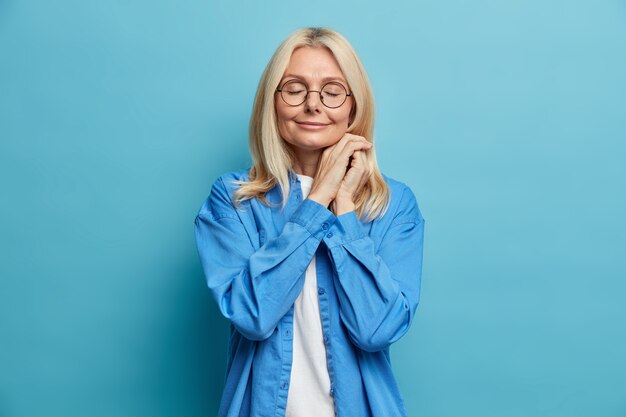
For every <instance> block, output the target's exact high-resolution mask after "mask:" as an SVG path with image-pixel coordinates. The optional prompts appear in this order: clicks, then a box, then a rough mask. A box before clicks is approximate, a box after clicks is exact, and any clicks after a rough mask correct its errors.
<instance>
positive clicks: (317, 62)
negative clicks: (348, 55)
mask: <svg viewBox="0 0 626 417" xmlns="http://www.w3.org/2000/svg"><path fill="white" fill-rule="evenodd" d="M288 76H295V77H299V78H303V79H305V80H307V81H315V80H323V79H328V78H336V79H341V80H345V77H344V75H343V72H341V68H340V67H339V64H338V63H337V60H336V59H335V57H334V55H333V53H332V52H331V51H330V50H329V49H328V48H324V47H319V48H311V47H308V46H304V47H300V48H297V49H296V50H295V51H293V53H292V54H291V59H290V60H289V64H288V65H287V68H286V69H285V72H284V73H283V78H286V77H288Z"/></svg>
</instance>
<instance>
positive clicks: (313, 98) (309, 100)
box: [304, 90, 323, 112]
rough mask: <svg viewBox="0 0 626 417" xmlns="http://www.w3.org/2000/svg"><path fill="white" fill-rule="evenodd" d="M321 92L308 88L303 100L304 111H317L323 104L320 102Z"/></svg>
mask: <svg viewBox="0 0 626 417" xmlns="http://www.w3.org/2000/svg"><path fill="white" fill-rule="evenodd" d="M321 100H322V94H321V93H320V92H319V91H315V90H309V92H308V93H307V95H306V99H305V100H304V111H305V112H311V111H318V112H319V110H320V108H321V107H322V106H323V104H322V101H321Z"/></svg>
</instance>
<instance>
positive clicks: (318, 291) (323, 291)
mask: <svg viewBox="0 0 626 417" xmlns="http://www.w3.org/2000/svg"><path fill="white" fill-rule="evenodd" d="M325 292H326V290H325V289H324V288H322V287H319V288H318V289H317V293H318V294H324V293H325Z"/></svg>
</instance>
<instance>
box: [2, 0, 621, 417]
mask: <svg viewBox="0 0 626 417" xmlns="http://www.w3.org/2000/svg"><path fill="white" fill-rule="evenodd" d="M308 25H324V26H330V27H333V28H335V29H337V30H339V31H340V32H342V33H343V34H344V35H345V36H346V37H347V38H348V39H349V40H350V41H351V42H352V43H353V45H354V47H355V48H356V49H357V52H358V53H359V54H360V56H361V58H362V60H363V62H364V64H365V66H366V68H367V70H368V72H369V75H370V78H371V81H372V83H373V86H374V92H375V95H376V98H377V105H378V119H377V127H376V140H377V148H378V152H379V153H378V156H379V162H380V166H381V168H382V170H383V172H385V173H387V174H388V175H390V176H392V177H395V178H398V179H400V180H402V181H404V182H406V183H408V184H409V185H410V186H411V187H412V189H413V190H414V192H415V194H416V196H417V198H418V201H419V202H420V207H421V208H422V212H423V215H424V217H425V218H426V219H427V223H426V227H427V229H426V246H425V264H424V274H423V284H422V290H423V291H422V299H421V304H420V308H419V310H418V315H417V317H416V321H415V322H414V325H413V327H412V328H411V330H410V331H409V333H408V334H407V335H406V336H405V337H404V338H403V339H401V340H400V341H398V342H397V343H396V344H395V345H394V346H393V347H392V360H393V363H394V367H395V368H396V373H397V377H398V380H399V382H400V386H401V390H402V392H403V393H404V396H405V398H406V405H407V408H408V410H409V413H410V415H411V416H426V417H443V416H455V417H456V416H466V417H473V416H476V417H521V416H533V417H536V416H550V417H552V416H563V417H565V416H567V417H577V416H581V417H582V416H585V417H586V416H615V417H618V416H620V417H621V416H624V415H626V303H625V302H624V298H625V292H626V280H625V278H626V265H625V263H624V260H623V255H624V252H625V248H626V245H625V242H624V241H625V239H626V221H625V220H624V218H625V216H624V213H626V198H625V192H624V190H625V189H626V184H625V182H626V181H625V179H626V172H625V171H626V168H625V166H624V159H625V158H624V157H625V151H626V146H625V144H624V143H625V142H624V141H625V139H626V104H625V103H624V101H625V98H626V47H625V45H626V3H625V2H624V1H623V0H620V1H617V0H612V1H609V0H606V1H592V0H587V1H571V0H570V1H565V0H555V1H551V2H546V1H540V0H528V1H519V0H512V1H487V0H477V1H473V2H468V1H460V0H446V1H435V0H428V1H416V2H408V1H406V2H395V3H394V2H387V3H385V4H384V5H367V4H365V3H362V2H341V3H338V2H333V1H321V2H317V3H302V4H300V3H297V4H296V3H288V2H283V3H281V2H277V1H265V2H252V1H248V2H239V3H235V2H226V1H220V2H215V1H213V2H200V1H189V2H174V1H146V0H143V1H131V0H117V1H109V2H96V1H78V0H77V1H70V0H59V1H56V2H50V1H47V2H46V1H41V0H39V1H37V0H22V1H18V0H0V146H1V148H0V186H1V187H0V190H1V191H2V199H1V201H2V202H1V205H0V210H1V212H0V253H1V255H0V256H1V262H0V276H1V279H0V416H3V417H33V416H47V417H56V416H59V417H83V416H89V417H105V416H106V417H126V416H128V417H137V416H151V417H161V416H163V417H165V416H176V417H178V416H185V417H187V416H190V417H191V416H210V415H215V412H216V410H217V406H218V401H219V396H220V394H221V389H222V376H223V373H224V368H225V355H226V346H227V337H228V327H227V323H226V321H225V320H223V319H221V318H220V316H219V314H218V311H217V308H216V307H215V306H214V305H213V301H212V299H211V298H210V295H209V292H208V289H206V287H205V283H204V277H203V275H202V271H201V268H200V264H199V260H198V258H197V253H196V249H195V243H194V238H193V219H194V216H195V214H196V212H197V210H198V208H199V206H200V204H201V203H202V200H203V199H204V198H205V197H206V195H207V194H208V192H209V187H210V184H211V183H212V181H213V180H214V179H215V178H216V177H217V175H219V174H220V173H222V172H225V171H229V170H233V169H239V168H243V167H246V166H247V165H248V164H249V162H250V160H249V156H248V150H247V121H248V117H249V114H250V109H251V105H252V99H253V96H254V93H255V88H256V84H257V81H258V79H259V77H260V75H261V72H262V70H263V68H264V66H265V64H266V62H267V60H268V59H269V57H270V56H271V54H272V52H273V51H274V49H275V48H276V47H277V46H278V44H279V43H280V41H281V40H282V39H283V38H284V37H285V36H287V35H288V34H289V33H291V32H292V31H293V30H295V29H297V28H299V27H302V26H308Z"/></svg>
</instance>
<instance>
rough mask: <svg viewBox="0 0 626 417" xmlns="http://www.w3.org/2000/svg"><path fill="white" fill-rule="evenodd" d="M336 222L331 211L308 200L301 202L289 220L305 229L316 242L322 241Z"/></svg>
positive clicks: (335, 217)
mask: <svg viewBox="0 0 626 417" xmlns="http://www.w3.org/2000/svg"><path fill="white" fill-rule="evenodd" d="M336 220H337V216H335V215H334V214H333V212H332V211H330V210H328V208H326V207H324V206H323V205H321V204H320V203H318V202H317V201H315V200H311V199H310V198H305V199H304V200H302V203H300V205H299V206H298V208H297V209H296V211H294V213H293V214H292V215H291V218H290V219H289V221H291V222H294V223H297V224H299V225H300V226H302V227H304V228H305V229H307V230H308V231H309V233H311V235H312V236H314V237H315V238H316V239H317V240H322V238H323V237H324V235H325V234H326V233H328V231H329V230H330V229H331V227H333V224H334V223H335V222H336Z"/></svg>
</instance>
